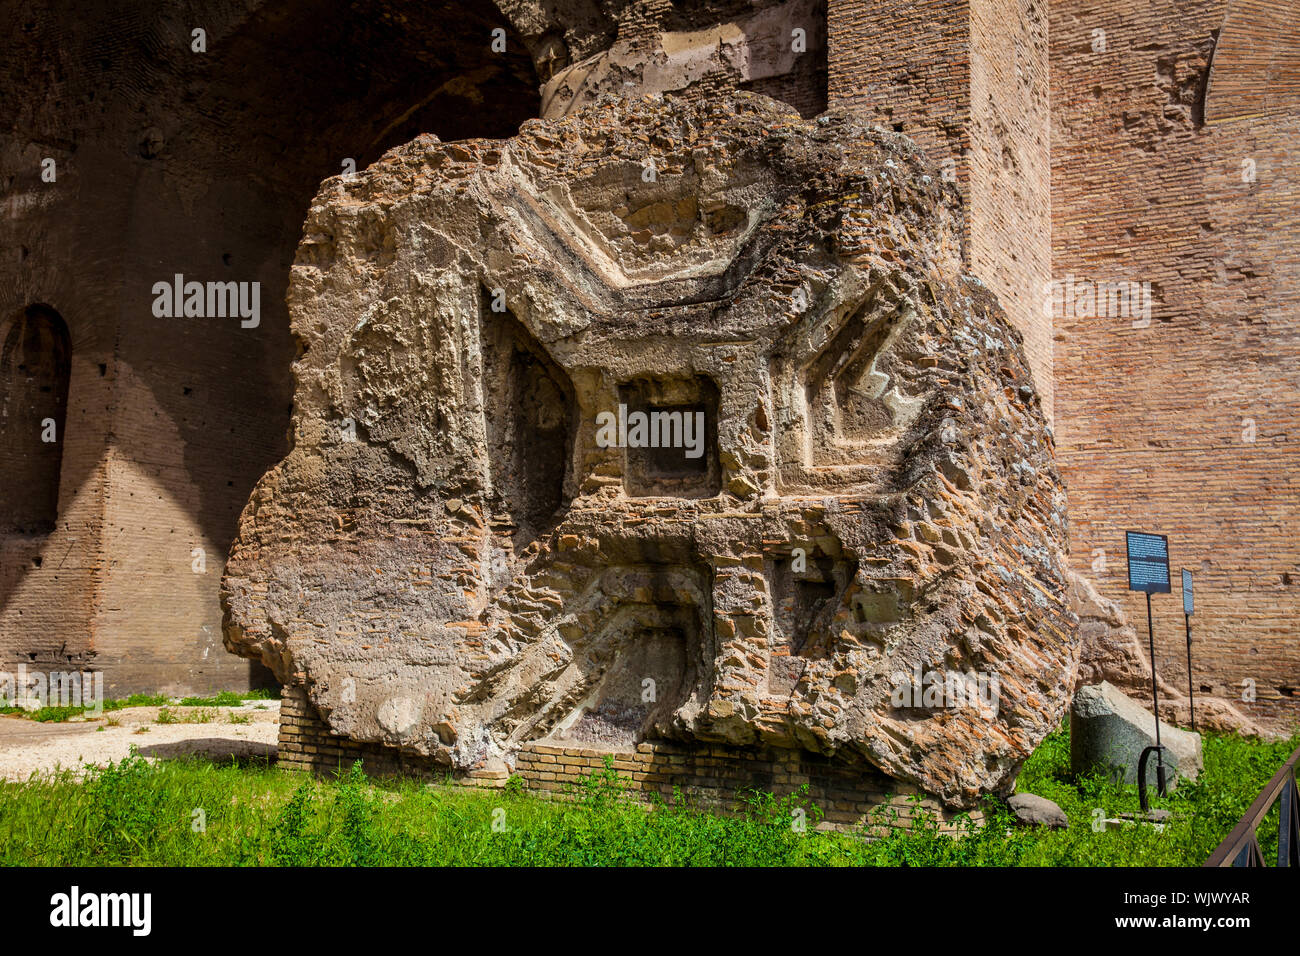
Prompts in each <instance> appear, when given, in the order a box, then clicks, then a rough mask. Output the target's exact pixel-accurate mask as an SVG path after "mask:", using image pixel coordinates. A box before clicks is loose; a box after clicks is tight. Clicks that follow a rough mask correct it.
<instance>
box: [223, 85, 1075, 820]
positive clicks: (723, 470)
mask: <svg viewBox="0 0 1300 956" xmlns="http://www.w3.org/2000/svg"><path fill="white" fill-rule="evenodd" d="M960 222H961V214H960V204H959V202H958V200H957V196H956V191H955V190H954V189H953V188H952V187H951V186H949V185H947V184H945V183H944V182H943V181H942V178H941V177H940V176H939V175H937V173H936V171H935V170H934V169H933V168H932V167H930V166H929V165H927V163H926V162H925V160H924V158H923V156H922V155H921V154H920V153H919V152H918V151H917V150H916V148H915V147H914V146H913V145H912V144H911V143H910V142H909V141H908V140H907V139H905V138H904V137H902V136H899V135H897V134H894V133H891V132H885V131H881V130H879V129H876V128H871V127H869V126H867V125H865V124H863V123H861V122H860V121H859V120H856V119H855V118H854V117H853V115H852V114H851V113H844V112H837V111H830V112H828V113H826V114H823V115H822V116H821V117H820V118H819V119H818V120H817V121H815V122H812V121H805V120H802V119H801V118H800V117H799V116H798V114H796V113H793V112H792V111H790V110H789V109H788V108H786V107H783V106H781V105H780V104H778V103H776V102H775V101H772V100H770V99H767V98H764V97H759V96H755V95H747V94H740V95H738V96H733V97H727V98H725V99H721V100H718V101H717V102H713V103H709V104H692V103H689V102H686V101H683V100H675V99H672V98H667V99H664V98H660V97H657V96H652V97H645V98H638V99H636V100H625V99H616V98H612V97H610V98H606V99H604V100H599V101H598V102H597V104H595V105H594V106H591V107H588V108H585V109H583V110H580V111H578V112H576V113H574V114H572V115H571V116H570V117H568V118H566V119H563V120H556V121H535V122H530V123H527V124H525V125H524V127H523V129H521V131H520V134H519V135H518V136H517V137H514V138H512V139H510V140H506V141H496V140H477V141H470V142H460V143H451V144H443V143H439V142H438V141H437V140H436V139H435V138H433V137H429V136H425V137H420V138H418V139H416V140H414V141H413V142H411V143H410V144H408V145H406V146H404V147H401V148H399V149H397V150H394V151H392V152H390V153H389V154H388V155H386V156H385V157H384V158H383V159H382V160H380V161H379V162H378V163H376V164H375V165H373V166H371V167H370V168H369V169H367V170H365V171H364V172H362V173H359V174H358V175H357V177H356V178H355V180H353V181H346V180H344V179H343V178H334V179H330V180H328V181H326V183H325V184H324V185H323V186H322V189H321V192H320V193H319V194H318V195H317V197H316V200H315V202H314V203H313V205H312V209H311V213H310V215H309V217H308V221H307V224H306V227H305V229H304V239H303V242H302V245H301V246H300V248H299V253H298V258H297V262H296V263H295V265H294V268H293V273H292V278H291V280H290V289H289V302H290V311H291V317H292V322H293V330H294V334H295V335H296V337H297V338H298V340H299V343H300V344H299V353H300V354H299V358H298V361H297V363H296V365H295V378H296V382H297V390H296V394H295V401H294V409H295V412H294V423H293V432H294V447H293V450H292V451H291V452H290V454H289V456H288V457H287V458H286V459H285V461H283V462H282V463H281V464H280V465H278V466H277V467H276V468H275V469H273V470H272V471H271V472H270V473H269V474H268V475H267V476H266V477H265V478H264V479H263V480H262V481H261V482H260V483H259V484H258V486H257V488H256V489H255V491H254V493H253V497H252V500H251V501H250V503H249V506H248V508H247V509H246V510H245V512H244V516H243V519H242V521H241V527H240V534H239V537H238V538H237V539H236V542H235V545H234V547H233V549H232V552H231V557H230V561H229V564H228V567H227V571H226V579H225V583H224V589H225V601H226V603H227V607H228V609H229V625H228V628H227V640H228V643H229V646H230V648H231V649H232V650H234V651H235V652H237V653H240V654H244V655H249V656H255V657H257V658H259V659H260V660H261V661H262V662H263V663H264V664H266V665H267V666H268V667H270V668H271V669H272V670H273V671H274V672H275V674H276V676H277V677H278V678H279V679H280V680H281V681H283V682H285V683H286V684H294V685H300V686H303V687H305V688H306V690H307V692H308V695H309V697H310V700H311V702H312V704H313V705H314V706H315V707H316V709H317V710H318V711H319V713H320V714H321V715H322V717H323V718H324V719H325V720H326V721H327V722H328V724H329V727H330V728H331V729H332V731H333V732H334V733H336V734H339V735H342V736H346V737H348V738H351V739H354V740H361V741H374V742H378V743H383V744H385V745H388V746H390V747H396V748H401V749H403V750H406V751H409V752H413V753H417V754H422V755H428V756H430V757H433V758H435V759H436V760H437V761H440V762H443V763H445V764H448V765H451V766H453V767H456V768H458V769H470V768H474V767H477V766H482V765H483V764H484V762H485V761H488V760H491V759H494V758H496V759H504V760H505V761H506V762H511V760H512V757H513V753H514V751H515V750H516V749H517V748H518V747H519V745H520V744H521V743H524V742H528V741H534V740H538V739H554V740H575V741H578V742H581V743H583V744H586V745H597V746H599V745H608V746H611V747H614V748H618V747H623V748H629V747H632V746H634V745H636V744H637V743H640V742H642V741H643V740H644V739H647V738H663V739H669V740H677V741H694V742H706V743H707V742H717V743H724V744H729V745H738V744H739V745H743V744H763V745H767V746H777V747H786V748H803V749H806V750H808V751H812V752H814V753H821V754H826V755H832V754H837V753H840V752H849V753H857V754H860V755H862V756H865V757H866V758H867V759H868V760H870V761H871V762H872V763H874V764H875V765H877V766H878V767H880V768H882V769H884V770H885V771H887V772H888V773H889V774H890V775H892V776H894V777H897V778H899V779H903V780H908V781H912V782H914V783H917V784H919V785H920V786H921V787H923V788H924V789H925V790H926V791H928V792H931V793H934V794H938V795H940V796H942V797H943V798H944V799H945V800H947V801H949V802H952V803H955V804H960V805H969V804H970V803H972V802H973V800H974V799H975V797H976V796H977V795H978V794H979V793H981V792H984V791H987V790H990V789H997V788H999V787H1003V786H1005V785H1006V784H1007V783H1009V780H1010V776H1012V775H1014V772H1015V770H1016V769H1017V768H1018V766H1019V764H1020V763H1021V762H1023V760H1024V759H1025V758H1026V757H1027V756H1028V754H1029V753H1030V752H1031V751H1032V749H1033V748H1034V746H1035V745H1036V744H1037V743H1038V742H1039V741H1040V740H1041V739H1042V737H1043V736H1044V735H1045V734H1046V733H1047V732H1048V731H1049V730H1051V729H1052V728H1054V727H1055V726H1056V724H1057V723H1058V722H1059V720H1060V718H1061V716H1062V713H1063V712H1064V709H1065V707H1066V706H1067V703H1068V697H1069V692H1070V689H1071V687H1072V683H1073V675H1074V666H1075V661H1076V657H1077V640H1076V636H1075V625H1074V618H1073V615H1072V614H1071V612H1070V611H1069V610H1068V608H1067V606H1066V601H1067V593H1066V592H1067V588H1066V581H1065V577H1064V552H1065V542H1066V517H1065V495H1064V492H1063V490H1062V486H1061V481H1060V477H1059V475H1058V473H1057V470H1056V466H1055V462H1054V458H1053V449H1052V440H1051V437H1050V435H1049V432H1048V429H1047V427H1046V422H1045V419H1044V417H1043V413H1042V410H1041V407H1040V403H1039V400H1038V398H1037V395H1036V394H1035V390H1034V386H1033V383H1032V379H1031V376H1030V372H1029V369H1028V366H1027V363H1026V361H1025V356H1024V351H1023V348H1022V346H1021V337H1020V335H1019V334H1018V333H1017V332H1016V331H1015V330H1014V329H1012V328H1011V326H1010V325H1009V324H1008V323H1007V321H1006V319H1005V317H1004V315H1003V313H1002V310H1001V308H1000V307H999V306H998V304H997V302H996V300H995V298H994V296H993V295H991V294H990V293H989V291H988V290H987V289H986V288H985V287H984V286H983V285H982V283H980V282H979V281H978V280H977V279H975V278H974V277H971V276H969V275H965V274H964V273H963V268H962V254H961V253H962V248H961V246H962V239H961V231H960ZM638 413H640V414H645V413H649V415H650V416H653V417H652V418H651V419H650V427H649V429H648V434H647V435H645V436H642V438H641V439H638V436H637V426H636V421H635V416H637V415H638ZM602 414H608V415H609V417H608V418H607V419H605V422H606V423H607V424H608V426H609V431H610V435H611V436H612V435H613V433H614V424H613V422H614V419H615V417H617V418H618V419H619V422H618V426H617V427H618V432H619V438H620V439H622V438H624V437H625V439H626V440H618V441H609V440H602V435H601V427H600V426H601V422H602V418H601V416H602ZM670 416H677V418H676V420H674V419H673V418H671V417H670ZM692 420H694V422H693V421H692ZM629 423H630V427H629ZM683 424H684V428H683V427H682V426H683ZM701 426H702V427H701ZM674 427H676V429H677V430H676V431H673V428H674ZM624 431H626V436H623V435H622V433H623V432H624ZM693 432H694V433H695V434H694V439H692V433H693ZM637 446H640V447H637ZM936 671H937V672H940V673H943V674H945V675H946V674H948V673H950V672H951V673H955V674H960V675H965V679H966V680H967V681H973V680H976V679H983V680H985V681H990V680H991V681H992V684H993V687H992V690H993V691H994V692H993V693H987V690H986V696H985V698H984V699H983V700H982V701H981V700H971V701H969V702H968V701H966V700H962V701H957V702H951V703H940V702H936V701H935V700H933V699H931V698H932V696H933V695H927V696H926V699H925V701H924V703H923V701H922V688H921V687H920V686H918V687H917V689H916V699H915V700H914V701H911V700H902V701H901V702H900V698H899V695H898V688H899V685H900V684H902V683H904V682H907V683H909V684H910V683H912V682H913V681H914V675H917V674H931V673H933V672H936ZM919 683H920V682H919V681H918V684H919ZM931 683H933V681H931ZM959 686H962V687H964V686H966V685H965V684H964V683H963V684H961V685H959ZM647 689H651V691H652V692H651V693H649V694H647V693H646V691H647Z"/></svg>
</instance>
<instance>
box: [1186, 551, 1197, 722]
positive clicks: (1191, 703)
mask: <svg viewBox="0 0 1300 956" xmlns="http://www.w3.org/2000/svg"><path fill="white" fill-rule="evenodd" d="M1183 625H1184V626H1185V627H1186V629H1187V707H1188V710H1189V712H1190V713H1191V715H1192V732H1193V733H1195V731H1196V698H1195V696H1194V695H1193V693H1192V572H1191V571H1188V570H1187V569H1186V568H1184V569H1183Z"/></svg>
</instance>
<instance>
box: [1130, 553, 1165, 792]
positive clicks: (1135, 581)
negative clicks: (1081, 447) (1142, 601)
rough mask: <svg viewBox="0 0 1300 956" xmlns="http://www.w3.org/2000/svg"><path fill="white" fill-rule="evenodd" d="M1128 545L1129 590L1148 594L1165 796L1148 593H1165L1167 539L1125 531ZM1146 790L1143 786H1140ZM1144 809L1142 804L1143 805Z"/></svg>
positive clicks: (1155, 697) (1161, 764) (1142, 766)
mask: <svg viewBox="0 0 1300 956" xmlns="http://www.w3.org/2000/svg"><path fill="white" fill-rule="evenodd" d="M1125 536H1126V539H1127V546H1128V589H1129V590H1130V591H1142V592H1144V593H1145V594H1146V596H1147V642H1148V645H1149V646H1150V648H1151V703H1152V706H1153V707H1154V708H1155V718H1156V745H1155V747H1154V748H1147V749H1148V750H1151V749H1154V750H1155V752H1156V791H1157V792H1158V793H1159V794H1160V796H1162V797H1163V796H1164V795H1165V792H1166V791H1165V761H1164V747H1162V746H1161V745H1160V694H1159V691H1158V690H1157V688H1156V637H1155V630H1154V629H1153V627H1152V625H1151V595H1152V594H1168V593H1169V592H1170V591H1171V590H1172V589H1171V588H1170V587H1169V539H1168V538H1167V537H1165V536H1164V535H1163V534H1144V533H1143V532H1141V531H1127V532H1125ZM1145 757H1146V751H1143V759H1141V760H1139V761H1138V766H1139V772H1144V771H1145V770H1146V759H1145ZM1139 789H1140V790H1141V791H1142V792H1143V793H1145V790H1146V788H1145V787H1142V788H1139ZM1142 809H1143V810H1146V807H1145V806H1144V807H1143V808H1142Z"/></svg>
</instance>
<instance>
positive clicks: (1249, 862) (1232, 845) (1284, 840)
mask: <svg viewBox="0 0 1300 956" xmlns="http://www.w3.org/2000/svg"><path fill="white" fill-rule="evenodd" d="M1297 764H1300V747H1297V748H1296V751H1295V753H1293V754H1291V756H1290V757H1288V758H1287V762H1286V763H1284V764H1283V765H1282V768H1281V769H1280V770H1278V772H1277V773H1275V774H1274V775H1273V779H1272V780H1270V781H1269V782H1268V785H1267V786H1266V787H1264V789H1263V790H1262V791H1261V792H1260V795H1259V796H1258V797H1256V798H1255V802H1254V803H1252V804H1251V805H1250V809H1249V810H1247V811H1246V815H1245V816H1244V817H1242V818H1241V820H1240V822H1238V824H1237V825H1236V826H1235V827H1233V828H1232V832H1231V833H1229V834H1228V837H1227V839H1225V840H1224V841H1223V842H1222V843H1220V844H1219V846H1218V848H1217V849H1216V850H1215V851H1214V852H1213V853H1211V854H1210V858H1209V859H1208V860H1206V861H1205V865H1206V866H1264V865H1265V864H1264V851H1263V850H1261V849H1260V848H1259V839H1258V837H1256V835H1255V831H1256V830H1257V829H1258V828H1259V825H1260V823H1261V822H1263V820H1264V817H1265V816H1267V815H1268V811H1269V810H1271V809H1273V804H1274V803H1276V802H1277V801H1278V799H1279V798H1281V800H1282V805H1281V808H1280V811H1281V812H1280V814H1279V817H1278V821H1277V865H1278V866H1297V867H1300V792H1297V790H1296V782H1295V775H1296V766H1297Z"/></svg>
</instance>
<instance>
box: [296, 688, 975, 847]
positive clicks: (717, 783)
mask: <svg viewBox="0 0 1300 956" xmlns="http://www.w3.org/2000/svg"><path fill="white" fill-rule="evenodd" d="M607 757H610V758H612V760H613V768H614V770H615V771H616V772H617V773H618V776H619V778H620V779H621V781H622V783H623V785H625V786H626V787H627V789H628V791H629V792H631V793H633V794H635V795H638V796H639V797H641V798H642V799H644V800H647V801H651V800H654V799H655V798H656V797H658V798H663V799H668V800H671V799H672V798H673V793H674V790H678V791H680V792H682V793H683V794H688V795H689V797H690V798H691V800H692V801H693V802H695V803H696V804H697V805H701V806H707V807H712V808H715V809H719V808H720V809H731V808H733V807H734V806H736V805H737V803H739V802H740V801H741V799H743V796H742V795H743V792H744V791H747V790H758V791H761V792H770V793H774V794H776V795H777V796H778V797H781V796H785V795H787V794H792V793H795V792H796V791H798V790H800V789H801V788H802V787H805V786H806V787H807V788H808V789H807V796H808V799H809V800H811V802H812V803H813V804H814V805H815V806H817V807H818V808H819V809H820V810H821V811H822V813H823V814H824V817H823V819H824V823H825V824H826V825H829V826H833V827H845V828H848V827H857V826H859V825H861V824H862V823H864V822H869V823H880V822H886V821H888V820H889V819H890V818H892V819H893V820H894V822H895V823H896V824H897V825H899V826H907V825H909V824H910V822H911V820H912V819H913V817H914V815H915V814H917V813H918V812H920V813H925V814H934V815H936V816H937V818H938V819H939V821H940V822H941V825H942V826H943V827H944V828H948V827H951V826H953V821H954V818H955V817H956V816H957V815H956V814H955V813H953V812H952V811H949V810H946V809H944V808H943V807H942V805H941V804H940V803H939V802H938V801H937V800H934V799H933V798H929V797H918V796H917V794H918V791H917V789H916V788H915V787H913V786H912V785H910V784H907V783H903V782H901V781H898V780H893V779H891V778H889V777H886V776H885V775H884V774H882V773H881V772H880V771H879V770H876V769H875V768H873V767H871V766H870V765H867V764H854V763H846V762H844V761H842V760H840V761H836V760H829V759H826V758H822V757H817V756H815V755H813V754H808V753H805V752H801V751H796V750H783V749H757V748H744V749H742V748H734V747H719V746H686V745H682V744H674V743H671V742H668V741H654V742H647V743H641V744H638V745H637V746H636V748H635V749H623V750H616V751H612V752H611V751H608V750H601V749H597V748H591V747H574V746H572V745H570V744H569V743H567V742H563V741H561V742H558V743H547V742H545V741H541V742H537V743H533V744H530V745H527V746H525V747H524V748H523V749H521V750H520V752H519V754H518V755H517V760H516V765H515V773H516V774H517V775H518V776H519V777H520V778H522V780H523V782H524V785H525V786H526V787H527V788H528V789H529V790H530V791H533V792H536V793H538V794H541V795H544V796H551V797H557V798H565V797H568V796H571V795H572V794H573V793H574V792H575V790H577V789H578V788H579V787H580V786H581V784H582V782H583V781H584V780H585V779H586V778H588V777H590V775H591V774H593V773H602V772H603V771H604V769H605V760H606V758H607ZM354 760H360V761H362V766H363V767H364V768H365V770H366V772H367V773H368V774H370V775H372V776H381V777H382V776H399V775H400V776H411V777H416V778H419V779H424V780H429V781H432V782H451V781H453V780H454V781H455V782H456V783H458V784H461V785H465V786H475V787H498V786H502V785H504V784H505V782H506V780H507V774H506V773H505V772H501V771H498V772H496V773H492V772H488V773H484V774H475V773H469V774H456V775H454V776H453V775H452V774H451V773H450V771H449V769H448V768H446V767H439V766H437V765H435V764H433V763H432V762H431V761H429V760H428V758H424V757H416V756H410V755H406V754H401V753H399V752H398V751H395V750H391V749H389V748H385V747H380V746H376V745H374V744H359V743H357V742H355V741H352V740H348V739H347V738H345V737H339V736H336V735H335V734H332V733H330V732H329V729H328V727H327V725H326V724H325V722H324V721H322V720H321V719H320V717H319V716H317V714H316V712H315V711H314V710H313V709H312V706H311V704H310V703H309V702H308V701H307V697H306V694H305V692H303V691H302V690H301V689H300V688H295V687H286V688H285V690H284V695H283V700H282V702H281V704H280V743H279V756H278V758H277V762H278V763H279V765H280V766H282V767H286V768H288V769H293V770H305V771H311V772H314V773H332V772H338V771H340V770H346V769H347V768H348V767H349V766H351V764H352V762H353V761H354ZM891 809H892V811H893V812H892V813H891V812H890V810H891ZM970 817H971V819H972V820H973V821H975V822H976V823H979V822H981V821H982V820H983V813H982V812H981V811H978V810H977V811H974V812H972V813H971V814H970ZM810 825H811V821H810Z"/></svg>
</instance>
